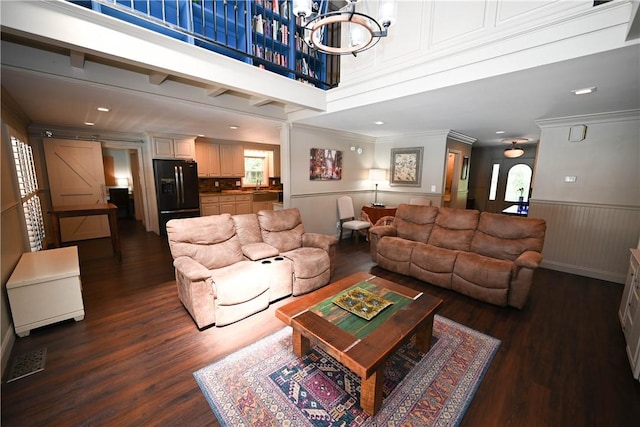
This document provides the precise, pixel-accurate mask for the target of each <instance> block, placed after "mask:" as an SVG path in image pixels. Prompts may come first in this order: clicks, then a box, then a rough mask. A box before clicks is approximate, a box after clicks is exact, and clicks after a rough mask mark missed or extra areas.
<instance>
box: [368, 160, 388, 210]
mask: <svg viewBox="0 0 640 427" xmlns="http://www.w3.org/2000/svg"><path fill="white" fill-rule="evenodd" d="M386 178H387V171H386V169H376V168H373V169H369V181H372V182H373V183H375V184H376V190H375V200H374V202H373V206H380V207H384V204H383V203H378V183H379V182H380V181H384V180H385V179H386Z"/></svg>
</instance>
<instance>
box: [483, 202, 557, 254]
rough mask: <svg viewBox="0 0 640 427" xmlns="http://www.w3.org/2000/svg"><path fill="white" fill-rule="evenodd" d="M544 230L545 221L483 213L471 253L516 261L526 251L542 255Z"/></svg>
mask: <svg viewBox="0 0 640 427" xmlns="http://www.w3.org/2000/svg"><path fill="white" fill-rule="evenodd" d="M545 230H546V222H545V220H544V219H537V218H518V217H515V216H507V215H502V214H495V213H490V212H482V214H481V215H480V222H479V223H478V230H477V231H476V233H475V235H474V237H473V241H472V242H471V251H473V252H475V253H478V254H481V255H485V256H488V257H493V258H498V259H507V260H512V261H513V260H515V259H516V258H518V256H520V254H522V253H523V252H526V251H535V252H542V245H543V243H544V234H545Z"/></svg>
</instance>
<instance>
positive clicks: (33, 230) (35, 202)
mask: <svg viewBox="0 0 640 427" xmlns="http://www.w3.org/2000/svg"><path fill="white" fill-rule="evenodd" d="M11 148H12V151H13V159H14V161H15V165H16V177H17V181H18V188H19V190H20V199H21V202H22V212H23V214H24V219H25V224H26V231H27V235H28V238H29V246H30V248H31V252H35V251H39V250H41V249H42V246H43V243H44V238H45V231H44V219H43V217H42V206H41V204H40V198H39V197H38V194H37V193H38V190H39V188H38V178H37V176H36V168H35V165H34V162H33V150H32V148H31V146H30V145H29V144H26V143H24V142H22V141H21V140H19V139H18V138H16V137H15V136H13V135H11Z"/></svg>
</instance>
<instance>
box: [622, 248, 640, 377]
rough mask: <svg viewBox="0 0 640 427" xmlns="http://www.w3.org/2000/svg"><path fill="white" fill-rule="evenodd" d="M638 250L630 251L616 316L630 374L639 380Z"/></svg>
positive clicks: (639, 259) (639, 299)
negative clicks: (624, 345) (620, 327)
mask: <svg viewBox="0 0 640 427" xmlns="http://www.w3.org/2000/svg"><path fill="white" fill-rule="evenodd" d="M639 276H640V249H631V258H630V260H629V272H628V274H627V279H626V282H625V285H624V291H623V292H622V300H621V301H620V309H619V310H618V316H619V317H620V323H621V324H622V331H623V332H624V338H625V340H626V343H627V346H626V351H627V356H628V357H629V363H630V364H631V372H632V373H633V377H634V378H635V379H637V380H638V379H640V277H639Z"/></svg>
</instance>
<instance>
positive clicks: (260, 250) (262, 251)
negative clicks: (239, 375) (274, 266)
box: [242, 242, 280, 261]
mask: <svg viewBox="0 0 640 427" xmlns="http://www.w3.org/2000/svg"><path fill="white" fill-rule="evenodd" d="M242 253H243V254H244V256H246V257H247V258H249V259H250V260H251V261H255V260H258V259H264V258H269V257H273V256H276V255H278V254H279V253H280V252H279V251H278V250H277V249H276V248H274V247H273V246H271V245H269V244H266V243H264V242H260V243H249V244H246V245H243V246H242Z"/></svg>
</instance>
